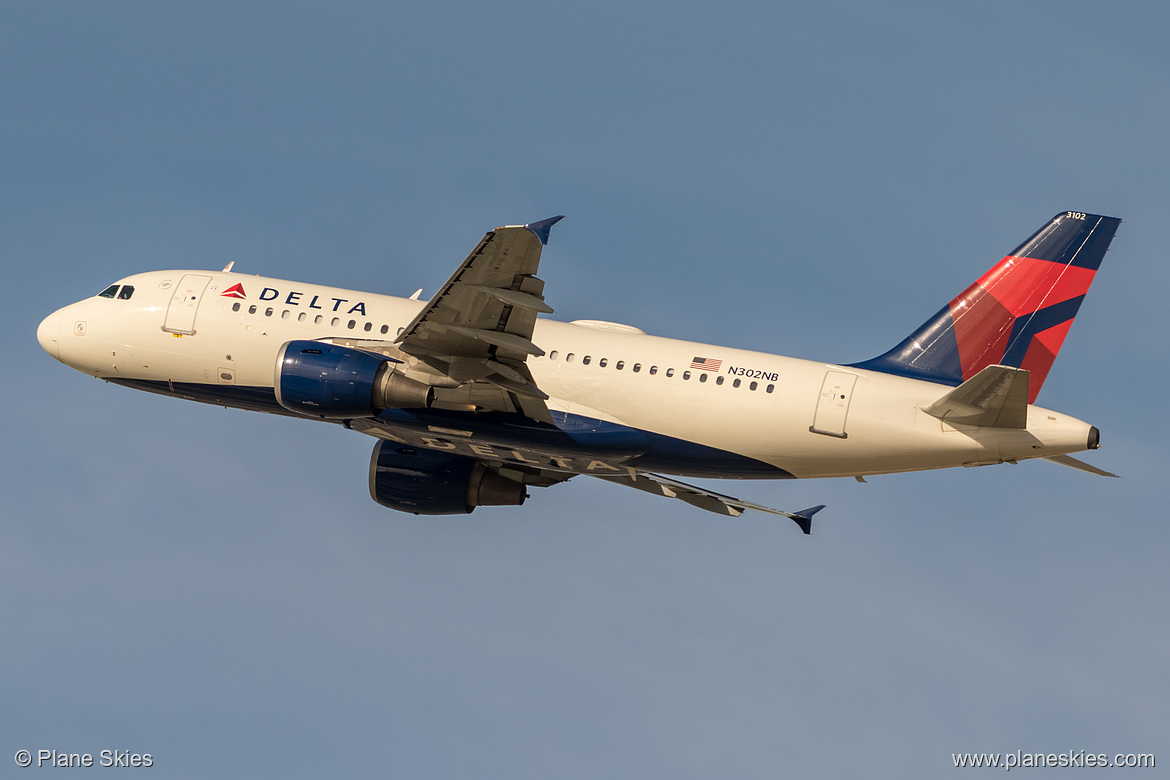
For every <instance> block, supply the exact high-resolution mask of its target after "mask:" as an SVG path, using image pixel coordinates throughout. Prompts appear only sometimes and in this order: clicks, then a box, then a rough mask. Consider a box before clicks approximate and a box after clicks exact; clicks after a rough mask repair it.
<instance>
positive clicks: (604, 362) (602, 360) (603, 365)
mask: <svg viewBox="0 0 1170 780" xmlns="http://www.w3.org/2000/svg"><path fill="white" fill-rule="evenodd" d="M608 362H609V361H608V360H606V359H605V358H602V359H601V360H598V361H597V365H598V366H599V367H601V368H605V364H606V363H608Z"/></svg>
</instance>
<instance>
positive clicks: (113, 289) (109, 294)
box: [98, 284, 118, 298]
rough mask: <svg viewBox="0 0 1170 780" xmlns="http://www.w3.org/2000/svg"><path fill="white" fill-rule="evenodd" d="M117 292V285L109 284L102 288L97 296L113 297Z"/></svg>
mask: <svg viewBox="0 0 1170 780" xmlns="http://www.w3.org/2000/svg"><path fill="white" fill-rule="evenodd" d="M117 294H118V285H116V284H111V285H110V286H109V287H107V288H106V289H104V290H102V291H101V292H100V293H98V297H99V298H113V297H114V296H115V295H117Z"/></svg>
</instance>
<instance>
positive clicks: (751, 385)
mask: <svg viewBox="0 0 1170 780" xmlns="http://www.w3.org/2000/svg"><path fill="white" fill-rule="evenodd" d="M759 386H760V383H759V382H752V383H751V384H750V385H748V390H755V389H756V388H757V387H759Z"/></svg>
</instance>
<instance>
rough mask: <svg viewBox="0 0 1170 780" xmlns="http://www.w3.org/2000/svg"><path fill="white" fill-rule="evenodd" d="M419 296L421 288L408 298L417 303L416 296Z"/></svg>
mask: <svg viewBox="0 0 1170 780" xmlns="http://www.w3.org/2000/svg"><path fill="white" fill-rule="evenodd" d="M420 295H422V288H421V287H420V288H418V289H417V290H415V291H414V295H412V296H410V300H412V301H417V300H418V296H420Z"/></svg>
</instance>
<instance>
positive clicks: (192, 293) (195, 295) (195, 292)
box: [163, 274, 211, 335]
mask: <svg viewBox="0 0 1170 780" xmlns="http://www.w3.org/2000/svg"><path fill="white" fill-rule="evenodd" d="M210 281H211V277H210V276H203V275H201V274H184V275H183V278H182V279H180V280H179V283H178V284H177V285H175V294H174V296H173V297H172V298H171V304H170V306H168V307H167V318H166V321H165V322H163V330H165V331H167V332H168V333H183V334H186V335H191V334H193V333H194V332H195V313H196V312H197V311H198V310H199V301H200V300H201V299H202V298H203V291H204V290H206V289H207V284H208V283H209V282H210Z"/></svg>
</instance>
